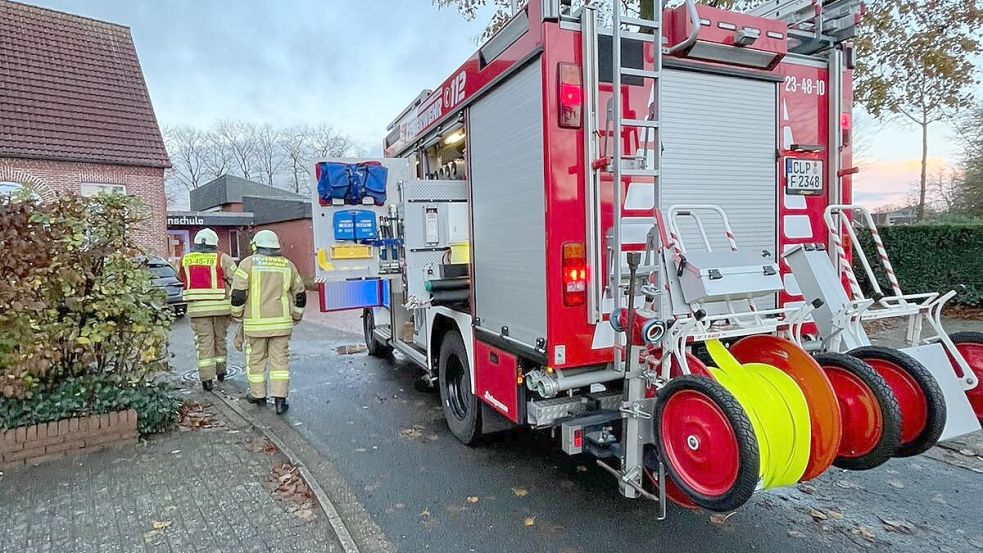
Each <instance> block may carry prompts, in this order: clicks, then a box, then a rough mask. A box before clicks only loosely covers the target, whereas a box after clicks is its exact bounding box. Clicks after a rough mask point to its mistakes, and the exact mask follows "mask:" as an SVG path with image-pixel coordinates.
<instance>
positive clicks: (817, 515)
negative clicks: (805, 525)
mask: <svg viewBox="0 0 983 553" xmlns="http://www.w3.org/2000/svg"><path fill="white" fill-rule="evenodd" d="M809 516H811V517H812V520H814V521H816V522H819V521H821V520H826V519H827V518H829V517H828V516H826V513H824V512H822V511H820V510H819V509H813V510H811V511H809Z"/></svg>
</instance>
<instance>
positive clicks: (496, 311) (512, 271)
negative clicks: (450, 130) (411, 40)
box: [468, 60, 546, 346]
mask: <svg viewBox="0 0 983 553" xmlns="http://www.w3.org/2000/svg"><path fill="white" fill-rule="evenodd" d="M468 126H469V130H468V134H469V149H470V156H471V175H470V176H471V206H472V222H471V224H472V231H471V232H472V252H471V257H472V261H473V266H474V275H473V277H472V283H473V287H474V302H475V306H474V314H475V316H476V317H477V322H476V326H478V327H480V328H483V329H485V330H487V331H489V332H493V333H495V334H502V333H507V334H508V336H509V337H510V338H511V339H513V340H517V341H519V342H522V343H524V344H526V345H528V346H534V345H535V344H536V343H537V341H538V340H540V339H544V338H545V337H546V294H545V292H546V228H545V226H546V207H545V189H544V184H543V106H542V70H541V65H540V62H539V61H538V60H537V61H534V62H532V63H530V64H529V65H528V66H527V67H526V68H524V69H522V70H521V71H520V72H519V73H517V74H516V75H515V76H513V77H511V78H509V79H508V80H506V81H505V82H504V83H503V84H502V85H501V86H499V87H498V88H496V89H494V90H492V91H491V92H489V93H488V95H486V96H485V97H484V98H482V99H481V100H479V101H477V102H476V103H475V104H474V106H473V107H472V108H471V109H470V113H469V116H468ZM503 328H505V329H506V330H505V331H504V332H503Z"/></svg>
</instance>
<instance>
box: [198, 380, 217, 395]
mask: <svg viewBox="0 0 983 553" xmlns="http://www.w3.org/2000/svg"><path fill="white" fill-rule="evenodd" d="M201 387H202V388H204V389H205V391H206V392H211V391H212V389H214V388H215V384H214V383H213V382H212V381H211V380H202V381H201Z"/></svg>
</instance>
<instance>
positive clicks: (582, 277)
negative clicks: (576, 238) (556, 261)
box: [563, 242, 587, 307]
mask: <svg viewBox="0 0 983 553" xmlns="http://www.w3.org/2000/svg"><path fill="white" fill-rule="evenodd" d="M586 302H587V256H586V249H585V248H584V244H583V242H571V243H568V244H564V245H563V305H565V306H567V307H574V306H577V305H584V303H586Z"/></svg>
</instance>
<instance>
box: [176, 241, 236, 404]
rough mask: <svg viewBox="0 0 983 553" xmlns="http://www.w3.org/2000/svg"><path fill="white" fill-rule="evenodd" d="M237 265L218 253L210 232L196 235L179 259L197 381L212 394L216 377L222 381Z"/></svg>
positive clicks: (224, 370)
mask: <svg viewBox="0 0 983 553" xmlns="http://www.w3.org/2000/svg"><path fill="white" fill-rule="evenodd" d="M235 270H236V264H235V261H233V260H232V258H231V257H229V256H228V255H226V254H224V253H222V252H220V251H218V234H215V231H214V230H212V229H210V228H205V229H201V230H199V231H198V233H197V234H195V239H194V243H193V244H192V246H191V253H188V254H186V255H185V256H184V257H182V258H181V263H180V271H179V274H178V277H179V278H180V279H181V282H183V283H184V293H183V296H184V301H186V302H188V317H189V318H190V319H191V328H192V330H194V333H195V351H196V353H197V356H198V378H199V379H200V380H201V386H202V387H203V388H204V389H206V390H211V389H212V386H213V380H215V378H216V376H217V377H218V380H219V381H220V382H221V381H223V380H225V372H226V369H225V356H226V344H225V342H226V337H227V336H228V333H229V315H230V314H231V305H230V304H229V287H230V285H231V284H232V277H233V275H234V274H235Z"/></svg>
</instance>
